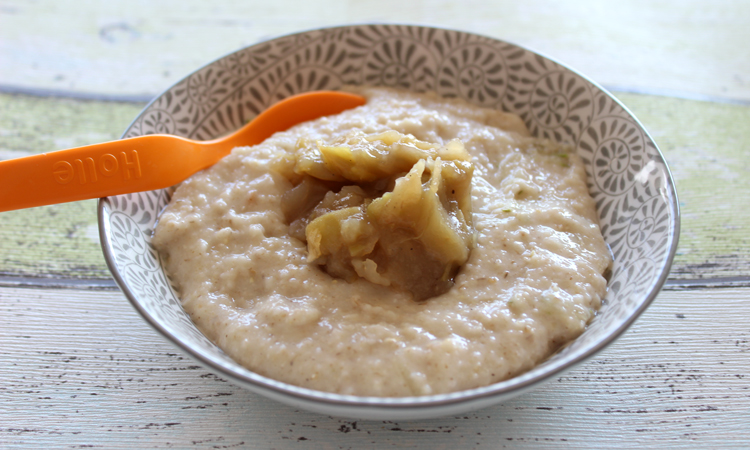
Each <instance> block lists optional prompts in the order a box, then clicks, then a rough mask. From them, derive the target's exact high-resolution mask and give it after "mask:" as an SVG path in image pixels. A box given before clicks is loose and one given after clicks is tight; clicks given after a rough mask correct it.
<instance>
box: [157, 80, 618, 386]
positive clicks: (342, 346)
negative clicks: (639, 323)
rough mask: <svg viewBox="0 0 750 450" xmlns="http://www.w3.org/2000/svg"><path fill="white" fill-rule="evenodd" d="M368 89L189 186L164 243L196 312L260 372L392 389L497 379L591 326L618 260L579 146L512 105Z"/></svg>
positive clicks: (173, 210) (169, 215) (199, 321)
mask: <svg viewBox="0 0 750 450" xmlns="http://www.w3.org/2000/svg"><path fill="white" fill-rule="evenodd" d="M356 92H357V93H360V94H362V95H364V96H365V97H367V98H368V102H367V104H366V105H364V106H362V107H359V108H356V109H353V110H349V111H345V112H344V113H341V114H339V115H336V116H331V117H324V118H321V119H318V120H315V121H311V122H307V123H303V124H299V125H297V126H295V127H293V128H291V129H289V130H288V131H286V132H282V133H277V134H275V135H274V136H272V137H271V138H269V139H268V140H266V141H265V142H263V143H262V144H260V145H257V146H254V147H240V148H236V149H234V150H233V152H232V153H231V154H230V155H229V156H227V157H226V158H224V159H223V160H222V161H220V162H219V163H217V164H216V165H214V166H213V167H211V168H209V169H207V170H204V171H202V172H200V173H198V174H196V175H194V176H193V177H191V178H190V179H188V180H186V181H185V182H183V183H182V184H181V185H180V186H179V187H178V188H177V190H176V191H175V193H174V195H173V197H172V199H171V201H170V203H169V205H168V206H167V207H166V209H165V210H164V212H163V213H162V214H161V217H160V219H159V221H158V224H157V226H156V229H155V232H154V237H153V243H154V245H155V246H156V247H157V248H158V249H159V251H160V253H161V255H162V256H163V258H164V261H165V267H166V270H167V272H168V273H169V274H170V276H171V278H172V279H173V280H174V282H175V283H176V285H177V286H178V288H179V290H180V296H181V299H182V303H183V306H184V308H185V310H186V311H187V312H188V313H189V314H190V316H191V318H192V320H193V321H194V322H195V324H196V325H197V326H198V328H199V329H200V330H201V331H202V332H203V333H204V334H205V335H206V336H208V338H209V339H211V340H212V341H213V342H215V343H216V344H217V345H218V346H219V347H221V348H222V349H223V350H224V351H225V352H226V353H227V354H228V355H229V356H231V357H232V358H233V359H234V360H236V361H237V362H238V363H240V364H242V365H243V366H245V367H247V368H249V369H250V370H252V371H254V372H256V373H258V374H261V375H264V376H267V377H270V378H274V379H276V380H279V381H283V382H287V383H291V384H294V385H298V386H303V387H307V388H311V389H316V390H321V391H327V392H335V393H339V394H348V395H360V396H390V397H400V396H421V395H430V394H439V393H449V392H455V391H460V390H465V389H470V388H475V387H480V386H484V385H488V384H491V383H494V382H498V381H501V380H504V379H507V378H510V377H513V376H515V375H517V374H519V373H522V372H524V371H526V370H529V369H531V368H532V367H534V366H535V365H536V364H538V363H539V362H541V361H543V360H544V359H545V358H547V357H548V356H549V355H550V354H551V353H553V352H554V351H555V350H556V349H558V348H559V347H560V346H562V345H564V344H565V343H567V342H569V341H570V340H572V339H574V338H576V337H577V336H578V335H580V334H581V333H582V332H583V330H584V329H585V327H586V325H587V323H588V322H589V321H590V320H591V319H592V318H593V316H594V315H595V314H596V311H597V310H598V308H599V307H600V305H601V299H602V298H603V296H604V294H605V291H606V280H605V278H604V276H603V275H602V274H603V273H604V272H605V271H606V270H607V269H608V267H609V266H610V263H611V257H610V253H609V251H608V248H607V246H606V244H605V242H604V240H603V238H602V236H601V232H600V229H599V225H598V222H597V215H596V211H595V207H594V202H593V200H592V199H591V197H590V196H589V193H588V189H587V186H586V182H585V172H584V168H583V164H582V162H581V161H580V160H579V159H578V157H577V156H576V155H575V154H574V153H573V152H572V151H571V149H570V148H569V147H566V146H563V145H561V144H557V143H554V142H550V141H546V140H539V139H535V138H531V137H529V132H528V130H527V129H526V127H525V126H524V124H523V122H522V121H521V119H520V118H518V117H517V116H514V115H511V114H508V113H503V112H500V111H495V110H489V109H482V108H478V107H476V106H472V105H469V104H466V103H463V102H459V101H455V100H445V99H440V98H438V97H437V96H435V95H433V94H414V93H408V92H402V91H396V90H389V89H381V88H357V90H356Z"/></svg>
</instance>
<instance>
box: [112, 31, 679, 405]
mask: <svg viewBox="0 0 750 450" xmlns="http://www.w3.org/2000/svg"><path fill="white" fill-rule="evenodd" d="M347 84H354V85H372V86H390V87H396V88H401V89H407V90H412V91H428V90H429V91H436V92H438V93H439V94H440V95H442V96H444V97H459V98H463V99H464V100H466V101H468V102H470V103H473V104H476V105H479V106H483V107H490V108H498V109H503V110H506V111H509V112H513V113H516V114H518V115H520V116H521V117H522V118H523V120H524V121H525V122H526V125H527V126H528V127H529V129H530V130H531V132H532V133H533V134H534V135H535V136H537V137H548V138H551V139H555V140H558V141H564V142H568V143H570V144H573V145H574V146H575V148H576V149H577V152H578V154H579V155H580V156H581V158H582V159H583V161H584V163H585V165H586V171H587V176H588V185H589V190H590V192H591V195H592V196H593V198H594V200H595V201H596V207H597V211H598V213H599V220H600V224H601V229H602V233H603V235H604V238H605V240H606V241H607V243H608V244H609V245H610V247H611V249H612V253H613V255H614V261H615V262H614V267H613V270H612V274H611V279H610V283H609V288H608V293H607V296H606V298H605V304H604V306H603V307H602V309H601V311H600V313H599V315H598V316H597V317H596V319H595V320H594V321H593V322H592V323H591V325H590V326H589V327H588V328H587V330H586V331H585V332H584V334H583V335H582V336H581V337H579V338H578V339H576V340H575V341H573V342H572V343H571V344H570V345H568V346H567V347H565V348H564V349H562V350H561V351H559V352H558V353H557V354H555V355H554V356H553V357H551V358H550V359H548V360H547V361H546V362H544V363H543V364H541V365H539V366H537V367H536V368H535V369H534V370H532V371H530V372H528V373H526V374H523V375H521V376H518V377H516V378H513V379H511V380H507V381H504V382H501V383H497V384H494V385H491V386H487V387H484V388H479V389H475V390H472V391H466V392H462V393H459V394H451V395H437V396H429V397H418V398H408V399H387V400H384V399H375V398H362V397H344V396H337V395H332V394H324V393H320V392H316V391H311V390H307V389H302V388H296V387H294V386H290V385H287V384H284V383H279V382H276V381H274V380H270V379H268V378H264V377H261V376H258V375H256V374H254V373H253V372H250V371H249V370H247V369H244V368H243V367H241V366H239V365H238V364H236V363H235V362H234V361H233V360H231V359H230V358H229V357H227V356H226V355H225V354H224V353H223V352H222V351H221V350H220V349H219V348H218V347H216V346H215V345H214V344H212V343H211V342H210V341H208V340H207V339H206V338H205V337H204V336H203V334H202V333H201V332H200V331H198V329H197V328H196V327H195V326H194V325H193V323H192V322H191V321H190V319H189V317H188V316H187V314H186V313H185V312H184V311H183V310H182V307H181V305H180V302H179V300H178V295H177V293H176V292H175V290H174V289H173V287H172V285H171V283H170V281H169V279H168V277H167V276H166V274H165V273H164V271H163V269H162V265H161V263H160V259H159V255H158V254H157V252H156V250H155V249H154V248H153V246H152V245H151V242H150V238H151V232H152V228H153V225H154V222H155V220H156V218H157V215H158V213H159V212H160V211H161V209H162V208H163V207H164V206H165V205H166V203H167V202H168V201H169V197H170V191H169V190H161V191H150V192H141V193H136V194H128V195H122V196H116V197H110V198H106V199H103V200H102V201H101V202H100V205H99V224H100V232H101V238H102V245H103V248H104V252H105V257H106V259H107V262H108V264H109V266H110V269H111V270H112V273H113V275H114V277H115V279H116V280H117V282H118V284H119V285H120V287H121V288H122V290H123V292H124V293H125V294H126V296H127V297H128V298H129V299H130V301H131V302H132V303H133V305H134V306H135V307H136V309H138V310H139V312H141V314H142V315H143V316H144V317H145V318H146V319H147V320H148V321H149V322H150V323H151V324H152V325H153V326H154V327H156V328H157V330H159V331H161V332H162V333H163V334H165V335H166V336H167V337H168V338H170V339H171V340H172V341H174V342H175V343H176V344H177V345H179V346H180V347H182V348H183V349H185V350H186V351H188V352H189V353H190V354H192V355H193V356H195V357H196V358H198V359H199V360H200V361H202V362H203V363H204V364H207V365H209V366H211V367H213V368H214V369H216V370H218V371H220V372H221V373H222V374H223V375H224V376H226V377H228V378H230V379H232V380H234V381H236V382H239V383H241V384H243V385H245V386H247V387H249V388H251V389H253V390H255V391H258V392H262V393H266V394H268V393H269V392H270V393H274V394H277V395H281V396H284V397H285V398H286V400H288V401H299V402H302V403H304V402H308V403H309V402H313V403H315V402H318V403H319V402H323V403H327V404H336V405H339V406H340V405H360V406H362V405H379V406H386V405H406V404H408V405H412V406H416V407H428V406H430V405H446V404H459V403H461V402H465V401H475V402H483V401H484V402H486V400H487V399H488V398H492V399H494V400H496V401H500V400H501V399H503V398H506V397H507V396H508V395H511V394H513V393H516V392H519V391H520V390H522V389H523V388H526V387H529V386H531V385H533V384H534V383H536V382H538V381H541V380H544V379H546V378H549V377H551V376H554V375H556V374H559V372H560V371H561V370H563V369H565V368H567V367H570V366H571V365H573V364H574V363H577V362H580V361H582V360H584V359H585V358H586V357H588V356H591V355H592V354H594V353H595V352H596V351H598V350H599V349H601V348H603V347H604V346H605V345H607V344H608V343H609V342H611V341H612V340H614V339H615V338H616V337H617V336H618V335H619V334H620V333H622V332H623V331H624V330H625V329H626V328H627V326H629V325H630V323H632V321H634V320H635V318H636V317H637V316H638V315H639V314H640V312H642V311H643V310H644V309H645V308H646V307H647V306H648V304H649V303H650V301H651V300H652V299H653V298H654V297H655V296H656V294H657V293H658V291H659V289H660V288H661V286H662V284H663V283H664V281H665V279H666V276H667V273H668V272H669V267H670V265H671V262H672V258H673V256H674V252H675V249H676V244H677V234H678V230H679V214H678V209H677V199H676V194H675V190H674V184H673V182H672V179H671V176H670V173H669V169H668V168H667V166H666V163H665V161H664V158H663V157H662V155H661V153H660V152H659V150H658V149H657V147H656V145H655V144H654V142H653V141H652V140H651V138H650V137H649V136H648V134H647V133H646V131H645V130H644V129H643V128H642V126H641V125H640V124H639V123H638V121H637V120H636V119H635V118H634V117H633V116H632V115H631V114H630V113H629V112H628V111H627V110H626V109H625V108H624V107H623V106H622V105H621V104H620V103H619V102H618V101H617V100H616V99H615V98H614V97H612V96H611V95H610V94H609V93H607V92H606V91H604V90H603V89H602V88H600V87H598V86H597V85H595V84H594V83H592V82H591V81H589V80H587V79H586V78H585V77H583V76H581V75H579V74H577V73H576V72H574V71H572V70H570V69H568V68H566V67H564V66H562V65H560V64H558V63H556V62H554V61H552V60H550V59H548V58H545V57H542V56H540V55H538V54H536V53H534V52H531V51H529V50H526V49H523V48H521V47H518V46H515V45H512V44H509V43H506V42H503V41H499V40H496V39H491V38H487V37H482V36H478V35H474V34H470V33H465V32H460V31H451V30H445V29H436V28H428V27H420V26H400V25H357V26H346V27H338V28H328V29H323V30H313V31H308V32H303V33H299V34H294V35H291V36H285V37H281V38H277V39H274V40H271V41H268V42H264V43H261V44H257V45H254V46H251V47H248V48H246V49H243V50H240V51H238V52H235V53H232V54H230V55H228V56H226V57H224V58H221V59H219V60H217V61H215V62H213V63H210V64H208V65H207V66H205V67H203V68H201V69H200V70H198V71H196V72H194V73H193V74H191V75H190V76H188V77H187V78H185V79H183V80H182V81H180V82H179V83H177V84H176V85H174V86H172V87H171V88H169V89H168V90H167V91H165V92H164V93H163V94H162V95H161V96H159V97H158V98H156V99H155V100H154V101H153V102H152V103H151V104H150V105H148V106H147V107H146V108H145V109H144V111H143V112H142V113H141V114H140V115H139V116H138V117H137V118H136V119H135V121H134V122H133V123H132V124H131V126H130V128H128V130H127V131H126V132H125V134H124V136H123V137H132V136H139V135H143V134H150V133H168V134H175V135H179V136H185V137H188V138H193V139H211V138H214V137H218V136H221V135H223V134H225V133H227V132H229V131H231V130H234V129H237V128H239V127H240V126H242V125H243V124H244V123H246V122H247V121H248V120H250V119H252V118H253V117H254V116H255V115H257V114H258V113H259V112H260V111H262V110H263V109H265V108H266V107H267V106H269V105H271V104H273V103H275V102H276V101H278V100H280V99H283V98H285V97H287V96H289V95H292V94H296V93H300V92H305V91H310V90H319V89H338V88H340V87H341V86H343V85H347ZM282 400H283V398H282ZM476 404H477V405H478V404H479V403H476ZM308 406H309V405H308Z"/></svg>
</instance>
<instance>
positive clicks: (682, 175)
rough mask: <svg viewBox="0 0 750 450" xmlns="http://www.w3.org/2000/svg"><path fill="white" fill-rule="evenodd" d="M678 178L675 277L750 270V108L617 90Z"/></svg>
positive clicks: (731, 274)
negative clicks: (679, 220)
mask: <svg viewBox="0 0 750 450" xmlns="http://www.w3.org/2000/svg"><path fill="white" fill-rule="evenodd" d="M617 96H618V97H619V98H620V100H622V102H623V103H624V104H625V105H627V106H628V108H630V110H631V111H632V112H633V113H634V114H635V115H636V117H638V118H639V119H640V120H641V122H642V123H643V125H644V126H645V127H646V129H647V130H649V131H650V133H651V135H652V137H653V138H654V140H655V141H656V143H657V145H658V146H659V147H660V148H661V150H662V152H663V153H664V155H665V157H666V158H667V161H668V163H669V166H670V168H671V170H672V172H673V175H674V178H675V184H676V185H677V195H678V197H679V199H680V208H681V212H682V233H681V235H680V243H679V247H678V253H677V256H676V258H675V262H674V266H673V267H672V273H671V278H672V279H700V278H714V277H720V278H727V277H738V276H739V277H742V276H744V277H747V276H750V208H748V204H750V200H749V199H748V197H750V107H749V106H742V105H731V104H721V103H709V102H702V101H692V100H684V99H677V98H669V97H658V96H647V95H633V94H623V93H620V94H617Z"/></svg>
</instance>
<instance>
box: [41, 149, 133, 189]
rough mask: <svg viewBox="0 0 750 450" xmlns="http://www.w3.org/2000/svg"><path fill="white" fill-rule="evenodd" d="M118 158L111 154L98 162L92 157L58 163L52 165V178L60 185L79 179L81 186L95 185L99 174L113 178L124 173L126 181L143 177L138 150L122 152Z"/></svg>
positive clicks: (100, 158)
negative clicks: (118, 173) (119, 173)
mask: <svg viewBox="0 0 750 450" xmlns="http://www.w3.org/2000/svg"><path fill="white" fill-rule="evenodd" d="M118 156H119V158H118V157H117V156H115V155H113V154H111V153H105V154H104V155H101V156H100V157H99V159H98V160H97V161H94V158H91V157H88V158H82V159H74V160H73V161H65V160H63V161H57V162H56V163H55V164H53V165H52V177H53V178H54V179H55V181H56V182H58V183H60V184H68V183H70V182H71V181H73V180H74V179H75V178H78V182H79V183H80V184H86V183H90V182H91V183H93V182H96V181H97V180H98V177H97V174H101V175H104V176H105V177H111V176H114V175H115V174H117V172H122V175H123V179H125V180H130V179H131V178H140V177H141V163H140V160H139V159H138V151H137V150H130V151H129V152H120V154H119V155H118ZM120 169H122V170H120Z"/></svg>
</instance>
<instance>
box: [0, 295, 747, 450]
mask: <svg viewBox="0 0 750 450" xmlns="http://www.w3.org/2000/svg"><path fill="white" fill-rule="evenodd" d="M748 297H750V289H748V288H727V289H710V290H708V289H707V290H695V291H665V292H662V294H661V295H660V296H659V297H658V298H657V300H656V301H655V303H654V304H653V305H652V306H651V307H650V308H649V309H648V310H647V311H646V313H645V314H644V315H643V316H642V317H641V318H640V319H639V320H638V321H637V322H636V324H635V325H634V326H633V327H632V328H631V329H630V330H629V331H628V332H627V333H626V334H625V335H624V336H623V337H622V338H621V339H620V340H619V341H617V342H616V343H615V344H613V345H612V346H611V347H609V348H608V349H606V350H605V351H604V352H603V353H602V354H601V355H599V356H598V357H596V358H594V359H593V360H591V361H589V362H587V363H585V364H583V365H581V366H579V367H578V368H575V369H574V370H572V371H570V372H569V373H567V374H565V375H564V376H562V377H560V378H559V379H557V380H555V381H553V382H550V383H549V384H547V385H545V386H542V387H541V388H540V389H538V390H535V391H532V392H530V393H528V394H525V395H523V396H521V397H519V398H516V399H514V400H512V401H510V402H507V403H505V404H504V405H501V406H497V407H493V408H488V409H485V410H481V411H478V412H474V413H469V414H465V415H462V416H458V417H447V418H443V419H437V420H429V421H417V422H400V423H392V422H376V421H364V422H363V421H358V422H354V421H352V420H346V419H339V418H331V417H326V416H321V415H317V414H312V413H307V412H304V411H295V410H294V409H292V408H289V407H287V406H284V405H281V404H278V403H276V402H273V401H270V400H266V399H264V398H262V397H259V396H257V395H254V394H251V393H249V392H247V391H244V390H242V389H240V388H237V387H235V386H233V385H231V384H229V383H227V382H224V381H222V380H221V379H219V378H218V377H216V376H214V375H212V374H211V373H210V372H209V371H207V370H206V369H204V368H202V367H200V366H198V365H197V364H195V363H194V362H193V361H192V360H190V359H189V358H187V357H185V356H183V355H182V353H181V352H180V351H178V350H176V349H175V348H174V347H172V345H171V344H169V343H167V342H166V341H164V340H163V338H161V337H160V336H159V335H158V334H157V333H156V332H155V331H153V330H152V329H151V328H150V327H149V326H148V325H146V324H145V322H143V321H142V320H141V319H140V317H139V316H138V315H137V313H136V312H135V311H134V310H133V309H132V308H131V307H130V306H129V304H128V303H127V301H126V300H125V298H124V297H123V295H122V294H120V293H119V292H111V291H109V292H107V291H100V292H91V291H78V290H64V291H60V290H41V289H17V288H0V315H1V316H2V321H3V324H2V326H1V327H0V448H53V447H54V448H71V447H80V446H95V447H97V446H102V447H106V448H133V447H157V448H170V447H178V448H182V447H197V448H213V447H222V448H227V447H251V448H287V447H291V446H292V444H300V445H302V444H304V445H305V446H306V448H358V449H359V448H383V447H386V446H387V447H394V446H395V447H418V448H428V447H429V448H432V449H442V448H445V449H455V448H473V447H480V448H499V447H504V448H505V447H507V448H539V447H545V448H569V447H573V448H607V447H614V448H634V447H642V448H663V447H665V446H667V445H668V446H669V447H671V448H695V447H701V448H718V447H723V448H726V447H736V448H742V447H749V446H750V322H748V319H747V318H748V317H750V302H749V301H748Z"/></svg>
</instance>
